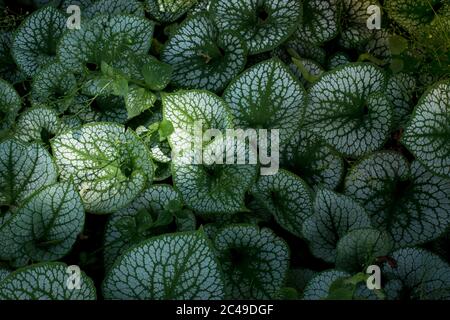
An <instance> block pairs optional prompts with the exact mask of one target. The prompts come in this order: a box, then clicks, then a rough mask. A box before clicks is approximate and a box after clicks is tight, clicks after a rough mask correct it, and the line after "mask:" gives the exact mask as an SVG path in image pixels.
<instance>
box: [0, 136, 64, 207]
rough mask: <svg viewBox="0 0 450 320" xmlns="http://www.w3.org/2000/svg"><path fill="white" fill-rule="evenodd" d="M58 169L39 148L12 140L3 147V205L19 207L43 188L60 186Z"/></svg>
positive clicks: (0, 196)
mask: <svg viewBox="0 0 450 320" xmlns="http://www.w3.org/2000/svg"><path fill="white" fill-rule="evenodd" d="M56 178H57V173H56V166H55V164H54V162H53V160H52V158H51V157H50V154H49V153H48V152H47V151H46V150H45V149H44V147H42V146H40V145H38V144H23V143H21V142H19V141H17V140H13V139H8V140H5V141H3V142H2V143H0V203H1V204H2V205H7V206H13V207H15V206H17V205H18V204H20V203H21V201H23V200H24V199H25V198H27V197H28V196H29V195H31V194H32V193H33V192H35V191H36V190H39V189H40V188H41V187H44V186H47V185H50V184H52V183H54V182H56Z"/></svg>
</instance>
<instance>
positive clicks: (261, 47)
mask: <svg viewBox="0 0 450 320" xmlns="http://www.w3.org/2000/svg"><path fill="white" fill-rule="evenodd" d="M210 10H211V12H212V15H213V17H214V20H215V22H216V24H217V27H218V28H219V30H220V31H221V32H224V31H235V30H236V31H238V32H239V34H240V35H241V36H242V38H243V39H244V40H245V42H246V44H247V47H248V49H249V52H250V53H251V54H256V53H261V52H265V51H268V50H271V49H273V48H275V47H277V46H278V45H280V44H281V43H282V42H283V41H284V40H286V39H287V38H288V37H289V36H290V35H291V34H292V33H293V32H294V30H295V28H296V27H297V22H298V21H299V19H300V18H301V15H302V7H301V3H300V2H299V1H290V0H273V1H239V0H231V1H230V0H214V1H213V2H212V4H211V7H210Z"/></svg>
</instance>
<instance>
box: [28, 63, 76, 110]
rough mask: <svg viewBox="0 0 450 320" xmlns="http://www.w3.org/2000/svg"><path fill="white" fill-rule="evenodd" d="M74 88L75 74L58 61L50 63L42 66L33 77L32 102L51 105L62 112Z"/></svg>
mask: <svg viewBox="0 0 450 320" xmlns="http://www.w3.org/2000/svg"><path fill="white" fill-rule="evenodd" d="M76 89H77V81H76V79H75V76H74V75H73V74H72V73H71V72H68V71H67V70H66V69H64V68H63V67H62V65H61V64H60V63H52V64H50V65H49V66H47V67H45V68H42V69H41V71H40V72H38V73H37V74H36V76H35V77H34V78H33V85H32V88H31V99H32V103H33V104H34V105H47V106H51V107H52V108H55V109H56V110H58V111H60V112H63V111H65V110H66V109H67V108H68V107H69V106H70V105H71V103H72V102H73V98H74V95H75V92H76Z"/></svg>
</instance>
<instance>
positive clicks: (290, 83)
mask: <svg viewBox="0 0 450 320" xmlns="http://www.w3.org/2000/svg"><path fill="white" fill-rule="evenodd" d="M223 98H224V100H225V101H226V102H227V103H228V104H229V106H230V109H231V113H232V115H233V117H234V124H235V126H236V127H238V128H243V129H244V128H253V129H259V128H262V129H279V130H280V142H281V143H286V142H287V141H288V140H289V138H290V136H292V134H293V133H294V132H296V131H297V130H298V127H299V125H300V121H301V120H302V119H303V117H304V108H305V102H306V94H305V90H304V89H303V87H302V86H301V84H300V83H299V82H298V80H296V79H295V78H294V77H293V76H292V74H291V73H290V72H289V70H288V69H287V67H286V66H285V65H284V64H283V63H282V62H281V61H280V60H278V59H270V60H266V61H263V62H261V63H259V64H257V65H255V66H253V67H251V68H249V69H247V70H246V71H244V72H243V73H242V74H241V75H240V76H238V77H237V78H236V79H234V80H233V81H232V82H231V83H230V85H229V86H228V87H227V89H226V90H225V92H224V94H223Z"/></svg>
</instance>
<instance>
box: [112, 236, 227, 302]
mask: <svg viewBox="0 0 450 320" xmlns="http://www.w3.org/2000/svg"><path fill="white" fill-rule="evenodd" d="M155 271H157V272H155ZM103 295H104V297H105V298H106V299H180V300H198V299H202V300H215V299H223V297H224V284H223V279H222V274H221V271H220V267H219V265H218V262H217V261H216V257H215V255H214V252H213V250H212V248H211V246H210V243H209V241H208V240H207V238H206V237H205V235H204V234H203V233H200V232H189V233H174V234H166V235H163V236H158V237H154V238H152V239H150V240H147V241H144V242H142V243H141V244H139V245H137V246H136V247H134V248H132V249H130V250H128V251H127V252H126V253H124V254H123V255H122V257H121V258H120V259H119V260H118V261H117V262H116V263H115V264H114V266H113V267H112V268H111V269H110V271H109V272H108V274H107V275H106V278H105V280H104V282H103Z"/></svg>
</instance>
